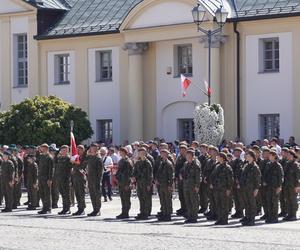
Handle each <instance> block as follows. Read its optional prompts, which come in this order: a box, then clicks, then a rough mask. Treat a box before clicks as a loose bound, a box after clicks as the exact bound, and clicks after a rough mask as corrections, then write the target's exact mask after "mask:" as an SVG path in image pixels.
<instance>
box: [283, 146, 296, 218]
mask: <svg viewBox="0 0 300 250" xmlns="http://www.w3.org/2000/svg"><path fill="white" fill-rule="evenodd" d="M296 159H297V155H296V153H295V151H293V150H289V153H288V163H287V166H286V174H285V177H284V185H285V188H286V207H287V216H286V217H284V218H283V220H285V221H295V220H297V217H296V214H297V210H298V201H297V193H299V192H300V167H299V163H298V162H297V161H296Z"/></svg>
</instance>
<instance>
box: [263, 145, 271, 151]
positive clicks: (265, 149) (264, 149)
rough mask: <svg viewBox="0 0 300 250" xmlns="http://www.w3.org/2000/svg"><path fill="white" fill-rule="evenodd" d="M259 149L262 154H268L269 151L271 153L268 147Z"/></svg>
mask: <svg viewBox="0 0 300 250" xmlns="http://www.w3.org/2000/svg"><path fill="white" fill-rule="evenodd" d="M261 149H262V151H263V152H270V151H271V150H270V149H269V148H268V147H266V146H263V147H262V148H261Z"/></svg>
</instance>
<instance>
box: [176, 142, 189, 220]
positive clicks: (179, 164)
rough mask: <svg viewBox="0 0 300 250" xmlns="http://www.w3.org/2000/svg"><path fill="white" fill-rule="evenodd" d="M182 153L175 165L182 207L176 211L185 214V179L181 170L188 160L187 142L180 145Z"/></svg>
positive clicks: (178, 213)
mask: <svg viewBox="0 0 300 250" xmlns="http://www.w3.org/2000/svg"><path fill="white" fill-rule="evenodd" d="M179 150H180V154H179V156H178V157H177V160H176V165H175V179H176V181H177V188H178V196H179V201H180V209H178V210H177V211H176V214H177V215H184V214H185V213H186V205H185V202H184V195H183V180H181V179H180V178H179V175H180V172H181V170H182V169H183V165H184V163H185V162H186V151H187V146H186V145H185V144H180V145H179Z"/></svg>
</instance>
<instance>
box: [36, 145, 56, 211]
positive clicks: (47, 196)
mask: <svg viewBox="0 0 300 250" xmlns="http://www.w3.org/2000/svg"><path fill="white" fill-rule="evenodd" d="M40 150H41V154H40V156H39V164H38V183H39V195H40V197H41V200H42V203H43V208H42V210H41V211H39V212H38V214H47V213H51V186H52V179H53V167H54V163H53V158H52V156H51V155H50V154H49V146H48V144H46V143H44V144H42V145H41V146H40Z"/></svg>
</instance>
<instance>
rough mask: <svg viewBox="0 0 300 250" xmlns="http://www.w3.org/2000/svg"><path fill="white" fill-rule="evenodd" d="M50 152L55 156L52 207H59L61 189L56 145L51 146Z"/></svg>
mask: <svg viewBox="0 0 300 250" xmlns="http://www.w3.org/2000/svg"><path fill="white" fill-rule="evenodd" d="M53 146H55V145H53ZM49 152H50V154H51V156H52V158H53V164H54V165H53V169H54V175H53V179H52V185H51V202H52V208H58V205H57V203H58V200H59V191H58V183H57V174H56V164H57V154H58V149H56V148H54V147H50V148H49Z"/></svg>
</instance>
